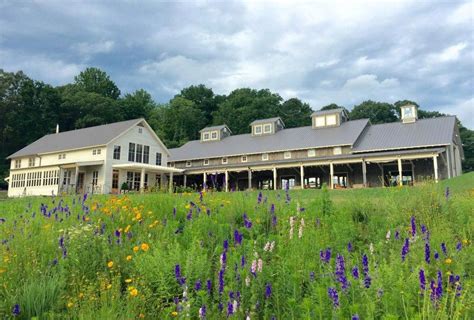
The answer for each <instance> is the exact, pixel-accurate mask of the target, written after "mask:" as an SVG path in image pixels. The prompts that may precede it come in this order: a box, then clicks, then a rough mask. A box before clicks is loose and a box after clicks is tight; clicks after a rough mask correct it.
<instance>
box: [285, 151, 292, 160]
mask: <svg viewBox="0 0 474 320" xmlns="http://www.w3.org/2000/svg"><path fill="white" fill-rule="evenodd" d="M283 158H285V159H291V152H290V151H285V153H284V154H283Z"/></svg>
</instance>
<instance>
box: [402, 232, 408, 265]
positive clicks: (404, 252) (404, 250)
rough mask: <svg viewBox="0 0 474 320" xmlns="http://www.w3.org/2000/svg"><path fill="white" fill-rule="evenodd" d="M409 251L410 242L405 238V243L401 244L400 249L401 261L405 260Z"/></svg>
mask: <svg viewBox="0 0 474 320" xmlns="http://www.w3.org/2000/svg"><path fill="white" fill-rule="evenodd" d="M409 251H410V242H409V240H408V238H406V239H405V243H404V244H403V247H402V261H405V258H406V256H407V254H408V252H409Z"/></svg>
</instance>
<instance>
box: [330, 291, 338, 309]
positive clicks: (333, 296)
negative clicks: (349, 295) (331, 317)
mask: <svg viewBox="0 0 474 320" xmlns="http://www.w3.org/2000/svg"><path fill="white" fill-rule="evenodd" d="M328 296H329V299H331V300H332V304H333V306H334V308H338V307H339V295H338V294H337V290H336V288H329V289H328Z"/></svg>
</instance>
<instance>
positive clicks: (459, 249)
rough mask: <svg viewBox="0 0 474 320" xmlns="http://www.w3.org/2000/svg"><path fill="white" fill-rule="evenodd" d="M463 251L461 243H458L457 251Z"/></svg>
mask: <svg viewBox="0 0 474 320" xmlns="http://www.w3.org/2000/svg"><path fill="white" fill-rule="evenodd" d="M461 249H462V243H461V241H458V243H457V244H456V250H457V251H461Z"/></svg>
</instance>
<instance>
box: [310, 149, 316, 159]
mask: <svg viewBox="0 0 474 320" xmlns="http://www.w3.org/2000/svg"><path fill="white" fill-rule="evenodd" d="M308 157H310V158H311V157H316V150H314V149H309V150H308Z"/></svg>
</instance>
